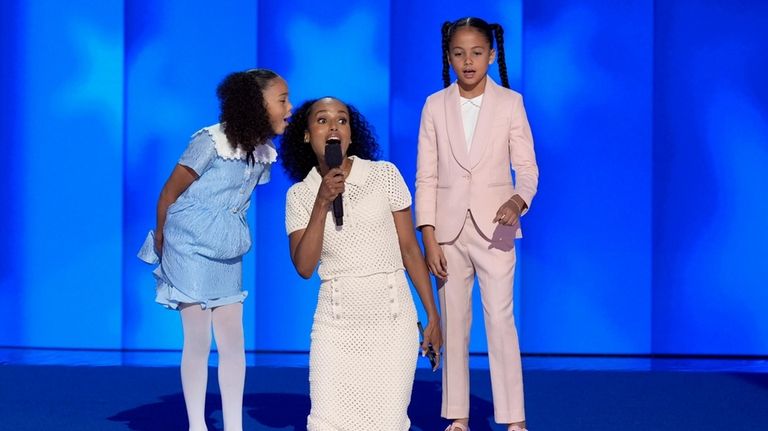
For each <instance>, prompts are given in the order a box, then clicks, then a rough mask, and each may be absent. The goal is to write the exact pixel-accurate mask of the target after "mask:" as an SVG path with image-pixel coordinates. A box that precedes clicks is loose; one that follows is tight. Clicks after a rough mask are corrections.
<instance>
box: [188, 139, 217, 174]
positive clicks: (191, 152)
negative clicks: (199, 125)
mask: <svg viewBox="0 0 768 431" xmlns="http://www.w3.org/2000/svg"><path fill="white" fill-rule="evenodd" d="M215 157H216V147H215V144H214V142H213V138H211V135H209V134H208V132H206V131H205V130H201V131H199V132H197V133H196V134H195V135H194V136H192V139H191V140H190V141H189V145H187V149H186V150H184V154H182V155H181V158H180V159H179V164H180V165H184V166H186V167H189V168H192V170H194V171H195V172H196V173H197V175H198V176H200V175H203V173H204V172H205V171H206V170H208V168H209V167H210V166H211V162H212V161H213V159H214V158H215Z"/></svg>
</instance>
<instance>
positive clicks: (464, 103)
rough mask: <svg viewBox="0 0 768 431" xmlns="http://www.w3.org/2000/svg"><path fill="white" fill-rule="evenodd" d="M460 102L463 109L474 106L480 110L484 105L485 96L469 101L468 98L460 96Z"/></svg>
mask: <svg viewBox="0 0 768 431" xmlns="http://www.w3.org/2000/svg"><path fill="white" fill-rule="evenodd" d="M459 100H460V101H461V106H462V108H463V107H465V106H467V104H469V105H470V106H473V107H475V108H477V109H480V105H482V103H483V95H482V94H481V95H479V96H477V97H473V98H471V99H467V98H466V97H461V96H459ZM467 107H468V106H467Z"/></svg>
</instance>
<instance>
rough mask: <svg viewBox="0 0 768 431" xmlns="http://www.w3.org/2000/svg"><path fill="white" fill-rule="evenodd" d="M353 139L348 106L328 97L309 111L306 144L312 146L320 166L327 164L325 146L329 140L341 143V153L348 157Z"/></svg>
mask: <svg viewBox="0 0 768 431" xmlns="http://www.w3.org/2000/svg"><path fill="white" fill-rule="evenodd" d="M351 137H352V128H351V127H350V125H349V109H348V108H347V105H345V104H343V103H341V102H339V101H338V100H336V99H333V98H330V97H326V98H324V99H320V100H318V101H317V102H315V103H314V104H312V108H311V109H310V111H309V117H308V118H307V130H306V131H305V132H304V142H308V143H309V144H310V145H312V151H314V152H315V156H317V160H318V161H319V162H320V164H321V165H322V164H324V163H325V144H326V142H327V141H328V140H329V139H338V140H339V141H341V153H342V154H344V155H346V154H347V149H348V148H349V144H350V143H351V142H352V141H351Z"/></svg>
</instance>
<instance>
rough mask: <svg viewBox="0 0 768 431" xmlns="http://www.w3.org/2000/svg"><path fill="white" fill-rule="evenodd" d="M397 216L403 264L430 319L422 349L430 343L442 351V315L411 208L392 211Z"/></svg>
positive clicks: (396, 225) (396, 224)
mask: <svg viewBox="0 0 768 431" xmlns="http://www.w3.org/2000/svg"><path fill="white" fill-rule="evenodd" d="M392 214H393V216H394V218H395V229H396V230H397V238H398V241H399V243H400V253H401V254H402V255H403V264H404V265H405V269H406V270H407V271H408V276H409V277H410V278H411V281H412V282H413V285H414V286H415V287H416V292H417V293H418V295H419V299H421V303H422V305H423V306H424V309H425V310H426V312H427V318H428V319H429V322H428V325H427V328H426V329H425V330H424V343H423V344H422V346H421V347H422V349H426V348H427V346H429V344H432V347H433V348H434V349H435V352H440V346H442V344H443V338H442V334H441V333H440V315H439V314H438V312H437V306H436V305H435V296H434V292H433V291H432V282H431V281H430V279H429V272H428V271H427V266H426V264H425V263H424V257H423V256H422V254H421V248H419V243H418V241H417V240H416V234H415V233H414V229H413V219H412V218H411V208H410V207H408V208H406V209H403V210H400V211H395V212H393V213H392Z"/></svg>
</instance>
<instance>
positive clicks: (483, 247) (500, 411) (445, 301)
mask: <svg viewBox="0 0 768 431" xmlns="http://www.w3.org/2000/svg"><path fill="white" fill-rule="evenodd" d="M516 231H517V226H499V227H497V229H496V231H495V232H494V234H493V237H492V239H490V240H489V239H488V238H486V237H485V236H484V235H483V234H482V233H480V231H479V230H478V228H477V225H476V224H475V223H474V221H473V220H472V217H471V215H470V213H467V218H466V220H465V221H464V227H463V228H462V230H461V233H459V236H458V237H457V238H456V239H455V240H453V241H452V242H449V243H444V244H441V247H442V249H443V253H444V254H445V259H446V261H447V263H448V278H447V279H446V280H445V281H444V282H440V283H439V295H440V308H441V311H442V322H443V338H444V340H445V351H444V358H443V360H444V363H443V407H442V413H441V414H442V416H443V417H444V418H447V419H460V418H467V417H469V366H468V360H469V330H470V326H471V324H472V287H473V286H474V281H475V274H477V279H478V282H479V284H480V295H481V298H482V302H483V313H484V317H485V331H486V335H487V337H488V357H489V362H490V369H491V387H492V392H493V407H494V418H495V420H496V422H497V423H500V424H508V423H516V422H521V421H524V420H525V409H524V405H523V375H522V367H521V364H520V346H519V344H518V340H517V329H516V328H515V320H514V315H513V313H512V309H513V308H512V287H513V283H514V275H515V262H516V258H515V249H514V241H515V232H516Z"/></svg>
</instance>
